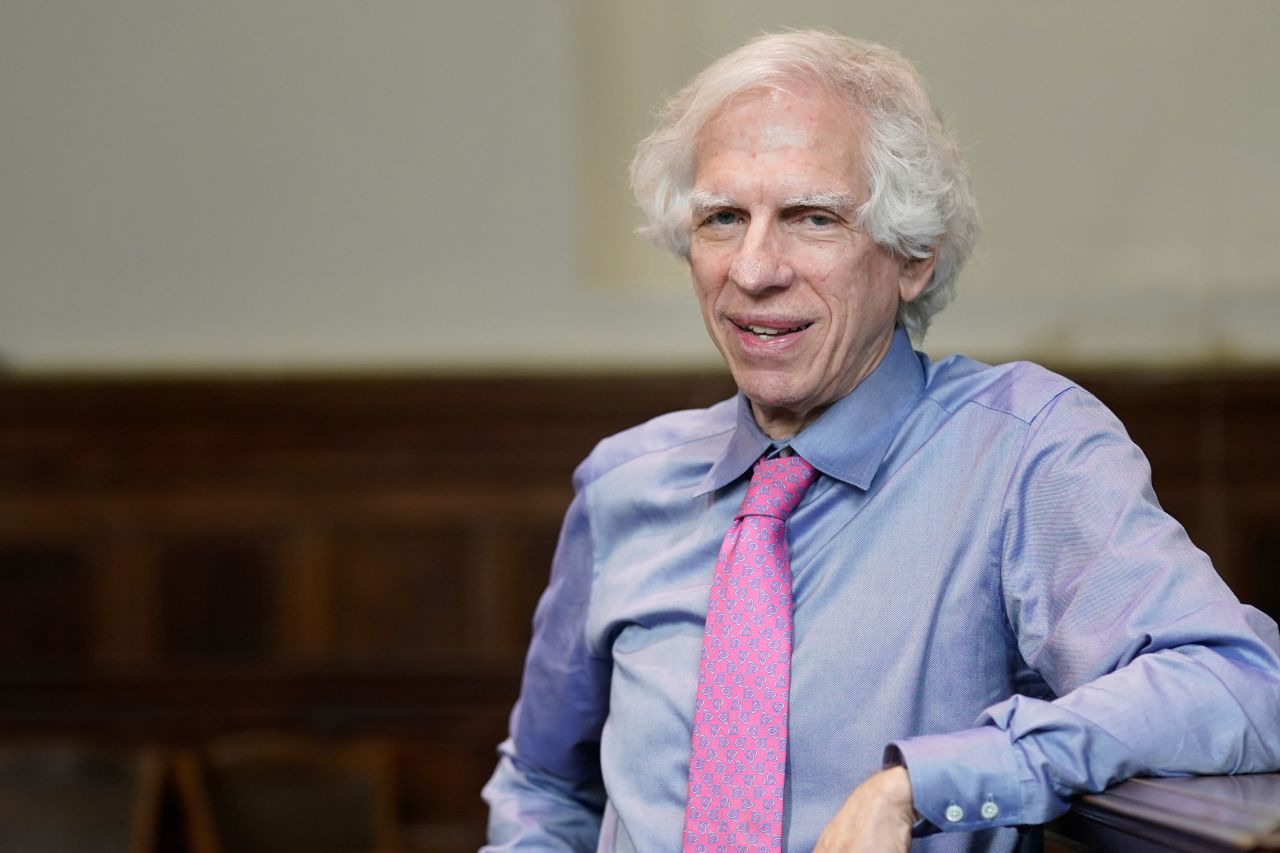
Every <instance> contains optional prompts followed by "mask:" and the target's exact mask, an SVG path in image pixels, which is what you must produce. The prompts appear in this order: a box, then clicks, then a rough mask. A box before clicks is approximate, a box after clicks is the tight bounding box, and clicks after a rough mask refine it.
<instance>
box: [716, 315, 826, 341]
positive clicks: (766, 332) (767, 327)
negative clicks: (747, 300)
mask: <svg viewBox="0 0 1280 853" xmlns="http://www.w3.org/2000/svg"><path fill="white" fill-rule="evenodd" d="M729 322H730V323H733V325H735V326H737V327H738V329H739V330H741V331H743V332H747V333H748V334H751V335H754V336H755V337H756V338H758V339H760V340H762V341H770V340H777V339H778V338H783V337H786V336H787V335H793V334H795V333H796V332H803V331H804V330H805V329H807V328H809V327H810V326H812V325H813V323H800V324H797V325H781V324H778V323H764V322H754V323H742V322H739V321H737V320H734V319H732V318H730V319H729ZM785 322H788V323H789V322H790V321H785Z"/></svg>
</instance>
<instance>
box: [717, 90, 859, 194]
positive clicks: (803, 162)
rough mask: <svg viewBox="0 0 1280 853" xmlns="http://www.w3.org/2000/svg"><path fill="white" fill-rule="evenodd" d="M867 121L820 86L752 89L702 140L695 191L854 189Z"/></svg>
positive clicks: (728, 107) (726, 108) (735, 100)
mask: <svg viewBox="0 0 1280 853" xmlns="http://www.w3.org/2000/svg"><path fill="white" fill-rule="evenodd" d="M862 136H863V123H862V121H861V120H860V118H859V117H858V116H857V115H856V114H855V113H854V111H853V110H852V109H851V108H850V107H849V105H848V104H847V103H846V102H844V101H842V100H840V99H839V98H837V97H836V96H835V95H833V94H831V93H830V92H828V91H826V90H824V89H821V88H819V87H817V86H813V85H807V86H806V85H797V86H789V87H787V88H767V89H753V90H749V91H747V92H743V93H741V94H739V95H736V96H735V97H733V98H731V99H730V100H729V101H728V102H727V103H726V104H725V105H724V106H723V107H722V108H721V109H720V111H719V112H717V113H716V114H715V115H714V116H713V117H712V119H711V120H710V121H708V122H707V124H706V125H704V126H703V128H702V131H701V132H700V133H699V134H698V137H697V144H696V146H695V149H694V185H695V187H696V188H698V189H701V190H710V191H730V190H731V189H732V186H730V185H733V184H737V183H743V182H746V183H758V182H759V181H761V180H765V181H768V182H770V183H785V184H787V185H788V186H790V187H791V188H793V189H805V190H812V189H823V188H830V185H832V184H833V183H838V184H841V185H842V186H841V187H840V188H841V189H854V188H855V187H856V185H858V184H860V183H861V180H860V178H861V173H862Z"/></svg>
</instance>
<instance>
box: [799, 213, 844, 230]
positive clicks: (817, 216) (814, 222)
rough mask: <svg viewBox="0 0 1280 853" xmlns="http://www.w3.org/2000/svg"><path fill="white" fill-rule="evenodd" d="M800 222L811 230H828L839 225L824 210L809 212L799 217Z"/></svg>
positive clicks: (837, 221)
mask: <svg viewBox="0 0 1280 853" xmlns="http://www.w3.org/2000/svg"><path fill="white" fill-rule="evenodd" d="M800 221H801V222H803V223H804V224H805V225H809V226H811V227H813V228H830V227H832V226H833V225H836V224H838V223H839V220H838V219H836V218H835V217H834V216H833V215H831V214H830V213H827V212H826V211H825V210H812V211H809V212H808V213H805V214H804V215H803V216H801V217H800Z"/></svg>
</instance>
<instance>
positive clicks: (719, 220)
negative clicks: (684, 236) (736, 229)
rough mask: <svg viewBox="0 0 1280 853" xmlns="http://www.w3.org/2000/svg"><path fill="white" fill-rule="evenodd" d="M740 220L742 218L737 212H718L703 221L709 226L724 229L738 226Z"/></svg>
mask: <svg viewBox="0 0 1280 853" xmlns="http://www.w3.org/2000/svg"><path fill="white" fill-rule="evenodd" d="M740 219H741V217H740V216H739V215H738V213H737V211H733V210H717V211H715V212H714V213H712V214H711V215H710V216H708V217H707V218H706V219H705V220H703V221H704V222H705V223H706V224H707V225H715V226H718V227H721V228H724V227H728V226H730V225H736V224H737V223H738V222H739V221H740Z"/></svg>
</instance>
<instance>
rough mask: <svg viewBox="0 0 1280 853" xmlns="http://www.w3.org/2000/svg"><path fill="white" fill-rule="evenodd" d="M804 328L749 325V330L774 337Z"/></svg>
mask: <svg viewBox="0 0 1280 853" xmlns="http://www.w3.org/2000/svg"><path fill="white" fill-rule="evenodd" d="M803 328H804V326H796V327H794V328H791V329H770V328H768V327H766V326H747V331H749V332H751V333H753V334H756V335H760V336H761V337H765V338H773V337H777V336H778V335H785V334H788V333H790V332H798V331H800V330H801V329H803Z"/></svg>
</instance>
